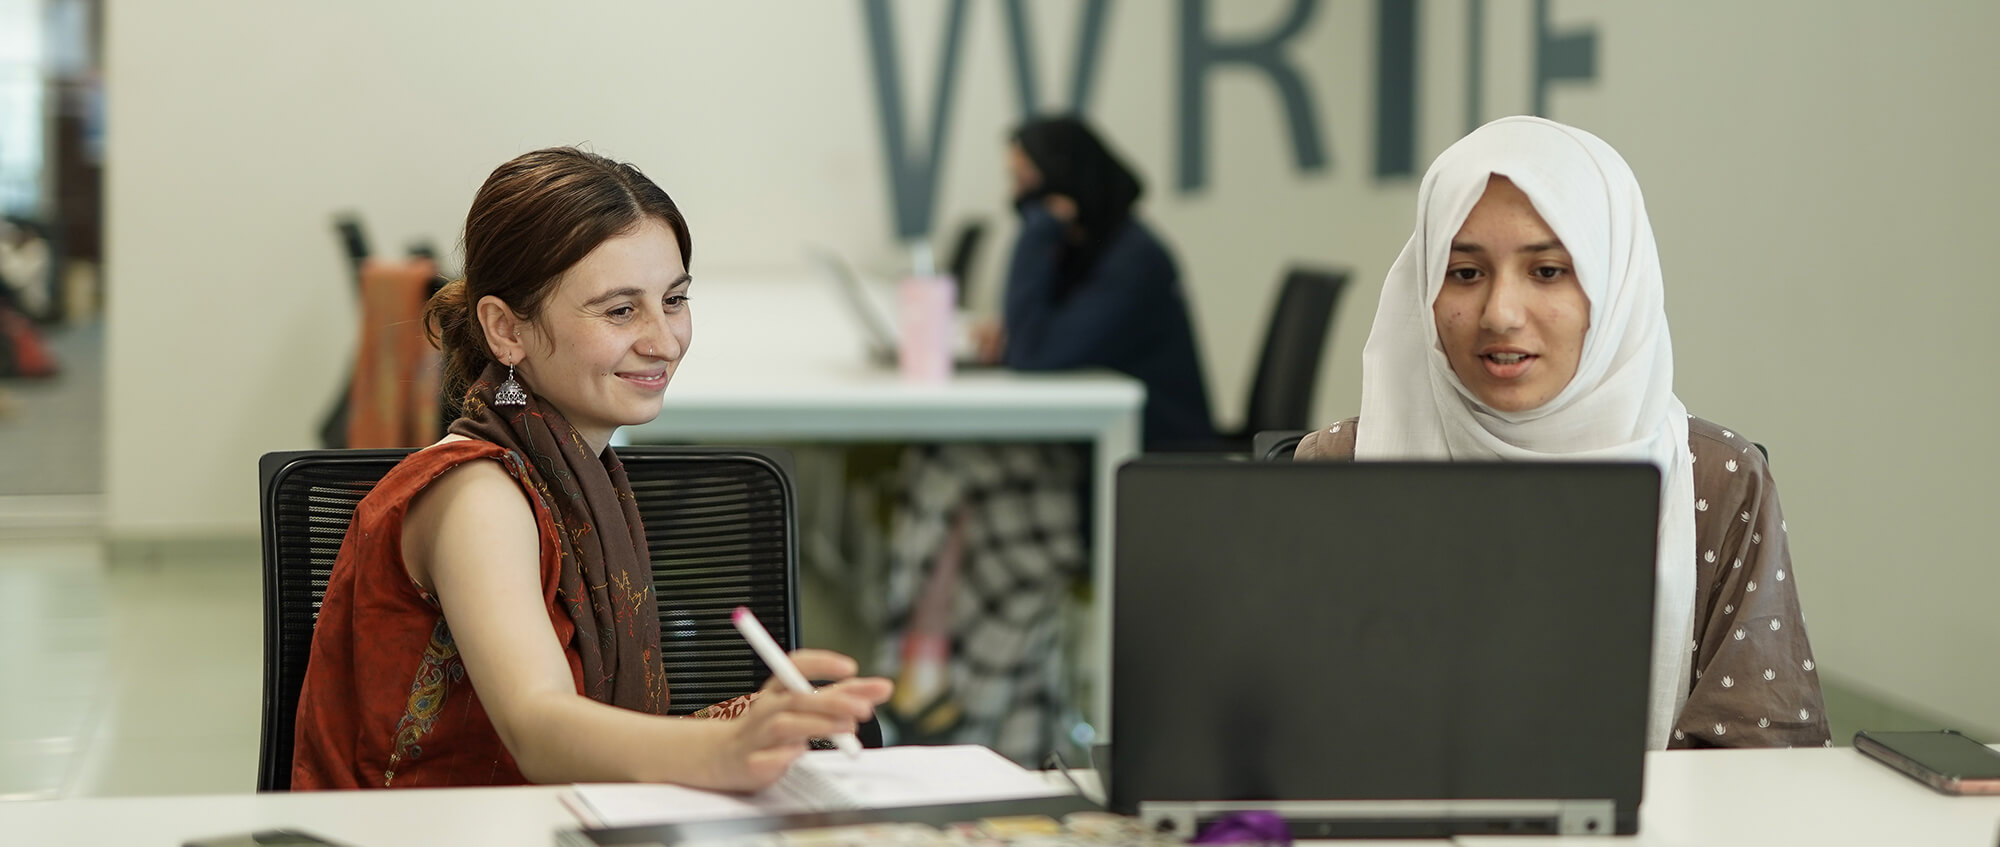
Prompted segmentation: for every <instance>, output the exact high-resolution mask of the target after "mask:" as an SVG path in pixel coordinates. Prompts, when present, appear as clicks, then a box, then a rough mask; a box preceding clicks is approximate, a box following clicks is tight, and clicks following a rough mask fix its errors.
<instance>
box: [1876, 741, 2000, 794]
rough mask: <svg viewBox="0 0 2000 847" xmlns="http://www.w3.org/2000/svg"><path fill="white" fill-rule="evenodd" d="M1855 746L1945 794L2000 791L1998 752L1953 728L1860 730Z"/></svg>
mask: <svg viewBox="0 0 2000 847" xmlns="http://www.w3.org/2000/svg"><path fill="white" fill-rule="evenodd" d="M1854 749H1856V750H1859V751H1861V752H1862V753H1865V754H1867V755H1868V756H1870V757H1872V758H1874V759H1876V760H1878V761H1880V762H1882V763H1883V764H1885V765H1888V766H1889V767H1892V768H1895V769H1896V770H1899V771H1902V772H1903V773H1906V774H1908V775H1910V777H1911V778H1913V779H1915V780H1917V781H1918V782H1921V783H1923V784H1925V785H1928V786H1930V787H1932V788H1935V789H1937V790H1939V791H1942V792H1944V793H1946V794H2000V751H1996V750H1994V749H1993V748H1991V747H1988V746H1986V745H1984V744H1981V743H1979V742H1977V741H1974V740H1972V739H1970V738H1967V737H1965V736H1964V735H1961V734H1959V733H1958V732H1957V731H1956V730H1950V729H1942V730H1938V731H1936V732H1867V731H1862V732H1857V733H1855V734H1854Z"/></svg>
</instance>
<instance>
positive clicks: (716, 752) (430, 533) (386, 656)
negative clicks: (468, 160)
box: [292, 148, 889, 790]
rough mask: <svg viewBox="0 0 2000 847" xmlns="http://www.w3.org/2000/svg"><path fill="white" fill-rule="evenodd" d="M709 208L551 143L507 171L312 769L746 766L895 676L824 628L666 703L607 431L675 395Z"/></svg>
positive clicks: (371, 776)
mask: <svg viewBox="0 0 2000 847" xmlns="http://www.w3.org/2000/svg"><path fill="white" fill-rule="evenodd" d="M691 251H692V242H691V240H690V238H689V236H688V228H687V222H686V220H685V219H683V218H682V217H681V214H680V210H679V209H678V208H676V207H675V206H674V203H673V200H671V199H670V198H668V197H667V194H666V192H664V191H661V190H660V188H659V186H657V185H655V184H653V182H652V181H651V180H649V179H647V178H646V176H645V175H644V174H642V173H640V172H639V170H638V169H637V168H634V167H632V166H631V165H627V164H621V163H618V162H614V161H611V160H609V159H606V158H604V157H602V156H598V155H595V154H591V153H585V152H582V151H579V150H574V149H569V148H557V149H549V150H538V151H536V152H533V153H528V154H526V155H523V156H520V157H518V158H516V159H514V160H513V161H510V162H508V163H506V164H504V165H501V166H500V168H499V169H497V170H495V171H494V172H493V174H492V176H491V177H489V178H488V179H487V180H486V183H485V185H483V186H482V187H481V188H480V190H479V194H478V196H476V197H475V198H474V199H473V203H472V210H471V212H470V213H469V214H468V215H467V216H466V224H465V278H464V279H461V280H458V281H455V282H453V283H451V284H450V285H447V286H446V287H445V288H444V289H443V290H442V291H440V292H439V293H438V295H437V297H436V298H434V299H433V300H432V302H431V304H430V307H429V324H430V327H429V328H430V330H431V333H432V338H433V340H434V341H435V342H436V343H437V344H438V347H439V348H440V349H441V350H442V351H443V352H444V360H445V368H446V380H447V385H448V386H450V387H451V389H452V390H453V391H454V392H457V391H463V395H464V401H463V402H464V411H463V416H462V417H460V418H459V419H458V420H457V421H455V422H453V423H452V425H451V427H450V434H449V435H447V436H446V437H445V438H444V439H443V440H441V441H439V442H438V443H436V444H433V445H431V446H430V447H428V448H425V449H424V450H421V451H418V452H417V453H414V454H412V455H411V456H410V457H409V458H408V459H405V460H404V461H403V462H402V463H401V464H399V465H397V466H396V468H395V469H393V470H391V471H390V472H389V474H388V475H387V476H385V477H384V478H383V479H382V481H381V482H379V483H378V484H377V485H376V487H375V488H374V489H373V490H372V491H371V492H370V493H369V495H368V497H367V498H366V499H364V500H363V501H362V502H361V504H360V506H359V508H357V509H356V511H355V516H354V520H353V524H352V526H351V527H350V528H349V532H348V535H347V537H346V539H345V540H344V541H343V543H342V545H341V551H340V556H339V558H338V560H337V561H336V562H335V564H334V568H333V574H332V577H331V579H330V581H329V583H328V586H327V591H326V595H325V600H324V602H323V605H322V607H321V609H320V616H319V623H318V625H317V626H316V627H315V631H314V633H313V647H312V658H311V661H310V663H309V664H308V666H307V671H306V680H305V686H304V688H303V689H302V691H301V693H300V698H299V713H298V721H297V735H296V740H295V743H294V755H293V762H292V786H293V787H294V788H295V789H314V788H362V787H375V788H390V787H396V788H402V787H417V786H436V785H493V784H507V783H519V782H527V781H533V782H577V781H600V780H641V781H648V782H678V783H684V784H688V785H694V786H699V787H704V788H716V789H729V790H748V789H756V788H761V787H763V786H765V785H768V784H770V783H771V782H772V781H774V780H776V779H777V777H778V776H779V775H780V774H782V773H783V772H784V770H785V768H786V766H787V765H789V764H790V762H791V760H792V759H794V758H796V757H797V756H798V755H799V754H800V753H803V752H804V751H805V749H806V742H807V740H808V739H809V738H812V737H821V736H831V735H835V734H838V733H843V732H853V731H854V726H855V723H856V722H857V721H860V720H865V719H867V717H868V716H869V714H870V712H871V710H872V709H873V707H874V705H875V704H877V703H880V702H882V701H883V700H884V699H886V698H887V697H888V694H889V684H888V683H887V682H886V681H885V680H879V679H847V678H848V677H851V676H853V674H854V672H855V663H854V661H853V660H851V659H849V658H847V657H845V656H841V655H838V654H834V653H827V652H824V651H815V650H801V651H798V652H797V653H795V654H793V655H794V660H795V662H796V663H797V664H798V665H799V667H800V669H801V670H802V671H803V672H804V673H806V674H807V675H808V676H809V677H812V678H816V679H843V680H846V681H844V682H840V683H837V684H834V685H831V686H828V687H826V688H823V689H821V691H820V695H819V696H813V697H805V696H800V695H796V694H792V693H790V692H788V691H786V690H784V689H783V687H782V686H779V687H775V688H774V687H766V689H765V690H763V691H761V692H757V693H756V694H752V695H747V696H746V697H742V698H738V699H736V700H732V701H729V702H727V703H723V704H715V705H713V706H711V707H710V708H708V709H706V710H704V711H703V712H701V713H697V714H698V715H702V716H713V717H728V718H732V719H731V720H701V719H688V718H673V717H667V716H666V713H667V706H668V699H667V698H668V687H667V683H668V680H667V679H666V677H665V674H664V672H663V671H662V666H661V655H660V650H661V647H660V632H659V621H658V620H657V618H656V617H655V616H654V615H652V614H651V611H652V609H653V608H654V605H655V604H654V602H653V599H652V597H651V592H652V578H651V573H650V570H649V563H650V561H651V557H650V556H649V555H648V551H647V549H646V536H645V531H644V528H643V527H641V525H640V522H639V515H638V513H637V511H636V507H635V504H634V503H635V501H634V499H633V496H632V492H631V485H630V483H629V482H628V481H627V479H626V476H625V469H624V466H623V465H622V464H621V463H620V462H619V460H618V456H617V454H616V453H614V452H613V451H612V450H610V449H609V448H608V446H607V445H608V444H609V443H610V440H611V436H612V434H613V433H614V432H615V431H616V430H617V428H618V427H620V426H627V425H631V424H640V423H645V422H647V421H650V420H652V419H653V418H655V417H657V416H658V415H659V413H660V407H661V402H662V397H663V395H664V393H665V391H666V388H667V383H668V381H669V380H670V379H672V377H673V373H674V369H675V367H676V366H677V365H678V364H679V363H680V360H681V357H682V356H684V355H685V354H686V353H687V350H688V345H689V343H690V342H691V341H692V340H693V336H694V328H693V314H692V311H691V309H690V307H689V301H688V288H689V285H690V284H691V277H690V276H689V275H688V271H687V267H688V257H689V256H690V255H691Z"/></svg>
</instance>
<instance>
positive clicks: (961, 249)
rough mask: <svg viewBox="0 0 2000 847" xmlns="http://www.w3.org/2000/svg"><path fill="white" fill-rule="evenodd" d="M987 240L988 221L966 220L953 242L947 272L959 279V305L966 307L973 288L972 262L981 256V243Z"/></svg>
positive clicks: (947, 259) (946, 267) (947, 262)
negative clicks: (967, 298)
mask: <svg viewBox="0 0 2000 847" xmlns="http://www.w3.org/2000/svg"><path fill="white" fill-rule="evenodd" d="M985 240H986V222H985V221H982V220H971V221H966V223H965V225H964V226H962V227H959V230H958V237H957V238H956V239H955V240H953V241H952V243H951V253H950V254H949V255H948V257H947V258H946V260H945V266H944V267H945V272H946V273H949V274H951V278H952V279H954V280H957V281H958V306H959V308H961V309H962V308H965V303H966V297H968V296H969V294H970V292H971V290H972V263H973V262H974V261H975V260H977V259H978V258H979V245H980V244H981V243H983V242H984V241H985Z"/></svg>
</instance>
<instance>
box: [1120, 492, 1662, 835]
mask: <svg viewBox="0 0 2000 847" xmlns="http://www.w3.org/2000/svg"><path fill="white" fill-rule="evenodd" d="M1117 493H1118V499H1117V513H1116V530H1115V531H1116V553H1115V558H1114V567H1115V571H1114V573H1115V574H1116V579H1115V583H1114V584H1115V589H1114V590H1115V594H1114V597H1113V600H1114V603H1113V607H1112V608H1113V614H1112V678H1111V694H1112V702H1111V716H1112V726H1111V730H1112V741H1111V750H1110V753H1111V761H1110V768H1109V774H1108V777H1109V789H1110V799H1111V807H1112V808H1113V809H1114V810H1116V811H1120V812H1125V813H1132V814H1139V815H1140V816H1142V817H1143V818H1145V819H1146V820H1147V822H1148V823H1150V824H1152V825H1155V826H1161V827H1171V828H1172V830H1171V831H1175V832H1178V833H1181V834H1184V835H1186V834H1192V832H1193V831H1194V828H1195V827H1196V826H1199V825H1200V824H1201V823H1203V822H1206V821H1207V820H1210V819H1212V818H1215V817H1217V816H1220V815H1223V814H1227V813H1229V812H1232V811H1242V810H1253V809H1260V810H1270V811H1275V812H1277V813H1279V814H1280V815H1281V816H1283V817H1284V818H1285V819H1286V820H1287V821H1288V822H1289V823H1290V824H1291V826H1292V828H1293V835H1294V836H1295V837H1315V838H1320V837H1369V838H1382V837H1402V836H1415V837H1445V836H1451V835H1457V834H1470V833H1522V834H1540V833H1548V834H1556V833H1564V834H1568V833H1578V834H1585V833H1598V834H1609V833H1611V832H1612V831H1614V830H1615V831H1616V832H1618V833H1630V832H1634V831H1636V830H1637V827H1638V808H1639V800H1640V793H1641V787H1642V777H1643V772H1644V770H1643V769H1644V764H1645V748H1646V709H1647V699H1648V698H1647V685H1648V666H1649V664H1650V657H1651V643H1652V617H1653V570H1654V549H1655V544H1656V540H1655V532H1656V530H1655V527H1656V525H1657V522H1658V503H1659V473H1658V471H1657V470H1656V469H1655V468H1654V467H1653V466H1651V465H1643V464H1641V465H1620V464H1582V463H1556V462H1539V463H1474V462H1458V463H1374V462H1338V463H1336V462H1326V463H1320V462H1314V463H1298V464H1294V463H1290V462H1231V461H1213V460H1211V461H1206V462H1203V461H1192V460H1178V461H1173V460H1158V459H1149V460H1141V461H1138V462H1134V463H1131V464H1128V465H1126V466H1125V467H1123V468H1121V469H1120V470H1119V473H1118V489H1117Z"/></svg>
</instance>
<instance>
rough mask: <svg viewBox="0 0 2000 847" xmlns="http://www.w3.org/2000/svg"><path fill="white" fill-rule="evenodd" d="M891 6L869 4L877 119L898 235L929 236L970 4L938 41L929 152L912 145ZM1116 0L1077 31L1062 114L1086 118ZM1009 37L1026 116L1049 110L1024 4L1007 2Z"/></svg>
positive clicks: (953, 16)
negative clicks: (1039, 81)
mask: <svg viewBox="0 0 2000 847" xmlns="http://www.w3.org/2000/svg"><path fill="white" fill-rule="evenodd" d="M890 2H891V0H866V5H865V6H864V10H865V12H866V14H867V18H868V53H869V59H870V63H871V65H872V66H873V68H874V71H875V104H876V106H877V112H876V114H877V115H878V116H879V117H880V118H881V122H882V150H883V152H884V153H885V154H886V155H887V157H888V162H887V165H888V171H889V189H890V192H891V193H892V194H893V196H894V198H895V209H896V237H897V238H900V239H904V240H909V239H914V238H922V237H924V235H925V234H926V233H928V232H930V228H931V217H932V214H933V212H934V211H935V210H934V209H933V206H934V205H935V203H936V201H937V182H938V173H939V171H940V170H941V166H942V164H943V162H944V151H945V138H946V136H947V134H948V128H949V127H950V126H951V115H952V106H953V104H954V101H955V100H956V93H957V88H958V55H959V46H960V44H961V43H962V42H963V41H964V34H965V0H952V2H951V7H950V9H949V10H948V11H947V12H946V15H945V27H944V38H942V39H941V40H940V41H939V43H938V49H939V55H938V74H937V82H936V83H935V88H934V89H933V90H932V92H931V98H932V99H931V102H932V108H931V125H930V128H929V132H928V133H926V134H925V138H926V139H927V140H928V144H927V146H923V147H917V146H913V145H912V144H911V143H910V133H909V129H908V128H907V124H908V118H907V117H906V116H905V114H904V109H903V73H902V63H901V61H900V60H899V58H898V52H899V51H898V50H897V42H896V19H895V15H894V12H893V11H892V10H891V9H890V6H889V4H890ZM1110 5H1111V3H1110V0H1089V2H1087V3H1085V4H1084V7H1083V10H1082V13H1081V14H1082V22H1081V27H1080V28H1079V29H1078V30H1077V36H1076V52H1075V54H1074V56H1073V62H1072V64H1071V65H1070V73H1071V75H1072V76H1071V79H1070V86H1069V100H1068V102H1067V103H1066V104H1064V105H1063V106H1062V107H1060V109H1059V110H1060V111H1068V112H1077V113H1081V112H1082V111H1083V110H1084V108H1085V107H1086V106H1087V105H1089V101H1090V90H1091V83H1092V82H1094V81H1095V80H1096V78H1097V57H1098V54H1099V52H1100V50H1099V46H1100V45H1101V44H1102V43H1103V41H1104V37H1103V36H1104V19H1105V17H1106V14H1107V13H1108V12H1109V10H1110ZM1006 10H1007V36H1008V41H1009V46H1010V47H1011V48H1012V49H1011V52H1010V54H1009V55H1010V56H1012V58H1013V60H1014V89H1015V92H1014V93H1015V95H1016V97H1017V99H1018V101H1019V103H1020V111H1021V116H1022V117H1023V118H1027V117H1029V116H1031V115H1035V114H1039V113H1041V112H1042V111H1044V107H1043V106H1042V103H1041V91H1040V87H1039V86H1038V85H1037V84H1036V78H1035V50H1034V42H1033V34H1032V33H1031V32H1030V30H1029V28H1028V14H1027V10H1026V9H1025V8H1024V7H1023V3H1022V0H1007V4H1006Z"/></svg>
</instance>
